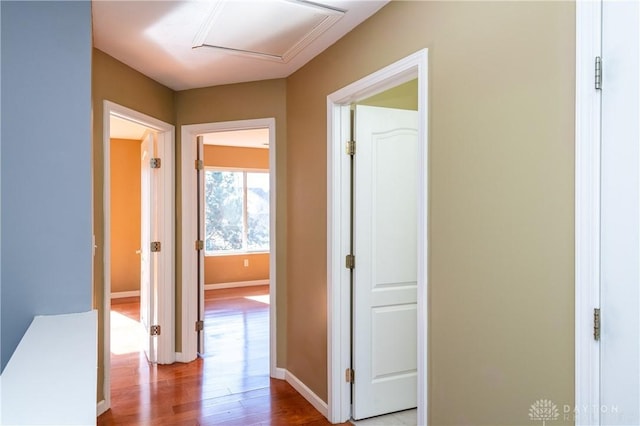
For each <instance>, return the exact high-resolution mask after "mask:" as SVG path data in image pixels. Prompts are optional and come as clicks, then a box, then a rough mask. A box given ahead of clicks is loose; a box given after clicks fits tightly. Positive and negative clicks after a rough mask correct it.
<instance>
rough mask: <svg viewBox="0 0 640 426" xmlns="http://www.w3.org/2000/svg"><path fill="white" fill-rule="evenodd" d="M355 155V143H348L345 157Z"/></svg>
mask: <svg viewBox="0 0 640 426" xmlns="http://www.w3.org/2000/svg"><path fill="white" fill-rule="evenodd" d="M355 154H356V141H348V142H347V155H355Z"/></svg>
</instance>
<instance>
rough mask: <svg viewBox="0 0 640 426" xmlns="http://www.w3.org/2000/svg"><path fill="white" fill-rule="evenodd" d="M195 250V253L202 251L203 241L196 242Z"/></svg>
mask: <svg viewBox="0 0 640 426" xmlns="http://www.w3.org/2000/svg"><path fill="white" fill-rule="evenodd" d="M196 250H197V251H200V250H204V241H202V240H196Z"/></svg>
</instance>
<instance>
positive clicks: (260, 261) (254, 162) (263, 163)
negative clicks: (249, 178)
mask: <svg viewBox="0 0 640 426" xmlns="http://www.w3.org/2000/svg"><path fill="white" fill-rule="evenodd" d="M204 165H205V166H209V167H232V168H246V169H266V170H268V169H269V150H268V149H261V148H238V147H232V146H220V145H205V146H204ZM245 260H247V261H248V263H249V265H248V266H244V261H245ZM268 279H269V253H256V254H249V253H247V254H239V255H222V256H205V258H204V282H205V284H220V283H232V282H239V281H255V280H268Z"/></svg>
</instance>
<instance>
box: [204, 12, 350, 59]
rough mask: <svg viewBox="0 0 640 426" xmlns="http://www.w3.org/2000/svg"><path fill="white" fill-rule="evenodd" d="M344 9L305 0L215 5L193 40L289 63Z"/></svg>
mask: <svg viewBox="0 0 640 426" xmlns="http://www.w3.org/2000/svg"><path fill="white" fill-rule="evenodd" d="M345 12H346V11H345V10H342V9H338V8H334V7H330V6H326V5H322V4H319V3H313V2H309V1H305V0H270V1H265V0H259V1H225V0H218V1H216V2H214V4H213V6H212V9H211V12H210V13H209V15H208V16H207V17H206V19H205V21H204V22H203V24H202V26H201V27H200V30H199V31H198V34H197V35H196V37H195V39H194V41H193V48H194V49H195V48H199V47H210V48H215V49H220V50H224V51H226V52H228V53H236V54H239V55H248V56H252V57H257V58H262V59H268V60H272V61H276V62H281V63H287V62H289V60H291V59H292V58H293V57H294V56H296V55H297V54H298V53H300V52H301V51H302V50H303V49H304V48H305V47H307V46H308V45H309V44H310V43H311V42H312V41H313V40H315V39H316V38H317V37H319V36H320V35H321V34H322V33H324V32H325V31H327V30H328V29H329V28H330V27H331V26H332V25H333V24H335V23H336V22H337V21H339V20H340V19H341V18H342V17H343V16H344V14H345Z"/></svg>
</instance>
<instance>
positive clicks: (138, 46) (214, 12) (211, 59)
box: [93, 0, 389, 90]
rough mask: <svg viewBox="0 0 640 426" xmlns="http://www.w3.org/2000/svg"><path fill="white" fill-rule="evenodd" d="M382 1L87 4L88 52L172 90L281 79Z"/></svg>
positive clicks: (100, 0) (101, 0) (116, 0)
mask: <svg viewBox="0 0 640 426" xmlns="http://www.w3.org/2000/svg"><path fill="white" fill-rule="evenodd" d="M388 1H389V0H318V1H314V2H311V1H306V0H209V1H204V0H183V1H128V0H109V1H105V0H93V33H94V45H95V47H97V48H98V49H100V50H102V51H104V52H105V53H107V54H109V55H111V56H113V57H114V58H116V59H118V60H120V61H122V62H124V63H125V64H127V65H129V66H130V67H132V68H134V69H136V70H138V71H140V72H142V73H143V74H145V75H147V76H149V77H151V78H152V79H154V80H156V81H158V82H160V83H162V84H164V85H165V86H167V87H170V88H171V89H173V90H185V89H193V88H198V87H207V86H216V85H221V84H231V83H240V82H246V81H257V80H268V79H273V78H284V77H287V76H289V75H290V74H292V73H293V72H295V71H296V70H298V69H299V68H300V67H302V66H303V65H304V64H306V63H307V62H308V61H310V60H311V59H312V58H314V57H315V56H316V55H318V54H319V53H321V52H322V51H324V50H325V49H326V48H327V47H329V46H330V45H332V44H333V43H335V42H336V41H337V40H339V39H340V38H341V37H343V36H344V35H345V34H347V33H348V32H349V31H351V30H352V29H353V28H354V27H356V26H357V25H359V24H360V23H362V22H363V21H364V20H365V19H367V18H368V17H369V16H371V15H373V14H374V13H375V12H377V11H378V10H379V9H380V8H381V7H382V6H384V5H385V4H386V3H387V2H388Z"/></svg>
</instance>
